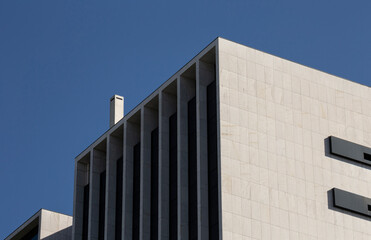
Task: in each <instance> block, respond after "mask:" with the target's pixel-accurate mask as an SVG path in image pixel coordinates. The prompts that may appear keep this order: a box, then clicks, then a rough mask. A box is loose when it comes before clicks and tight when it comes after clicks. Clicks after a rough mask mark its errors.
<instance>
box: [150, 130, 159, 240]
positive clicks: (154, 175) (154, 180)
mask: <svg viewBox="0 0 371 240" xmlns="http://www.w3.org/2000/svg"><path fill="white" fill-rule="evenodd" d="M157 239H158V128H156V129H155V130H153V131H152V133H151V240H157Z"/></svg>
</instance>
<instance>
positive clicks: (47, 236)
mask: <svg viewBox="0 0 371 240" xmlns="http://www.w3.org/2000/svg"><path fill="white" fill-rule="evenodd" d="M71 238H72V217H71V216H68V215H65V214H61V213H56V212H52V211H49V210H45V209H40V210H39V211H38V212H37V213H35V214H34V215H33V216H32V217H30V218H29V219H28V220H27V221H26V222H24V223H23V224H22V225H21V226H20V227H18V228H17V229H16V230H15V231H14V232H12V233H11V234H10V235H9V236H8V237H6V238H5V240H42V239H44V240H69V239H71Z"/></svg>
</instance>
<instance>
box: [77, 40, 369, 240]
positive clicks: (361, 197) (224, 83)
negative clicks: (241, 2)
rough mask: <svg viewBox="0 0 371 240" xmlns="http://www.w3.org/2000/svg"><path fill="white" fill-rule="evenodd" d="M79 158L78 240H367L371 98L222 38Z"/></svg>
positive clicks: (115, 100)
mask: <svg viewBox="0 0 371 240" xmlns="http://www.w3.org/2000/svg"><path fill="white" fill-rule="evenodd" d="M123 105H124V99H123V97H121V96H118V95H115V96H113V97H112V99H111V101H110V107H111V118H110V128H109V129H108V130H107V132H105V133H104V134H103V135H102V136H101V137H99V138H98V139H97V140H96V141H95V142H93V143H92V144H91V145H90V146H89V147H88V148H86V149H85V150H84V151H82V152H81V153H80V154H79V155H78V156H77V157H76V159H75V181H74V208H73V230H72V239H74V240H80V239H82V240H85V239H91V240H96V239H125V240H127V239H130V240H131V239H133V240H136V239H141V240H149V239H151V240H156V239H165V240H166V239H170V240H173V239H182V240H183V239H190V240H195V239H197V240H201V239H202V240H205V239H211V240H219V239H220V240H221V239H224V240H230V239H233V240H235V239H238V240H245V239H339V240H340V239H347V240H348V239H357V240H358V239H371V221H370V220H371V173H370V170H371V148H370V147H371V90H370V88H369V87H367V86H363V85H360V84H357V83H354V82H351V81H348V80H345V79H342V78H339V77H336V76H333V75H330V74H327V73H324V72H321V71H318V70H315V69H311V68H309V67H306V66H303V65H300V64H297V63H293V62H290V61H288V60H285V59H282V58H279V57H276V56H272V55H270V54H267V53H264V52H261V51H258V50H255V49H252V48H249V47H246V46H243V45H240V44H237V43H234V42H231V41H228V40H226V39H223V38H217V39H216V40H214V41H213V42H212V43H210V44H209V45H208V46H207V47H206V48H205V49H203V50H202V51H201V52H200V53H199V54H198V55H197V56H196V57H194V58H193V59H192V60H191V61H190V62H188V63H187V64H186V65H185V66H184V67H182V68H181V69H180V70H179V71H178V72H177V73H175V74H174V75H173V76H172V77H171V78H170V79H169V80H167V81H166V82H165V83H164V84H162V85H161V86H160V87H159V88H158V89H156V90H155V91H154V92H153V93H152V94H151V95H150V96H148V97H147V98H146V99H144V100H143V101H142V102H141V103H140V104H139V105H138V106H137V107H135V108H134V109H133V110H132V111H130V112H129V113H128V114H127V115H126V116H123V107H124V106H123Z"/></svg>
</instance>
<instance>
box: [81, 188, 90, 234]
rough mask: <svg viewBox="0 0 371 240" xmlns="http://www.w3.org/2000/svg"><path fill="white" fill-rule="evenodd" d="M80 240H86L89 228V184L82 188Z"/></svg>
mask: <svg viewBox="0 0 371 240" xmlns="http://www.w3.org/2000/svg"><path fill="white" fill-rule="evenodd" d="M82 216H83V217H82V239H83V240H87V239H88V226H89V222H88V221H89V183H88V184H86V185H85V186H84V205H83V209H82Z"/></svg>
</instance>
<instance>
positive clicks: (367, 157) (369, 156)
mask: <svg viewBox="0 0 371 240" xmlns="http://www.w3.org/2000/svg"><path fill="white" fill-rule="evenodd" d="M363 157H364V159H366V160H369V161H371V154H368V153H363Z"/></svg>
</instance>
